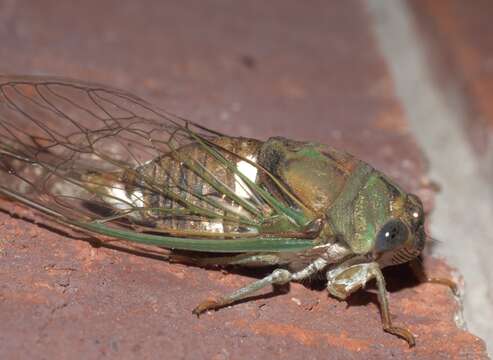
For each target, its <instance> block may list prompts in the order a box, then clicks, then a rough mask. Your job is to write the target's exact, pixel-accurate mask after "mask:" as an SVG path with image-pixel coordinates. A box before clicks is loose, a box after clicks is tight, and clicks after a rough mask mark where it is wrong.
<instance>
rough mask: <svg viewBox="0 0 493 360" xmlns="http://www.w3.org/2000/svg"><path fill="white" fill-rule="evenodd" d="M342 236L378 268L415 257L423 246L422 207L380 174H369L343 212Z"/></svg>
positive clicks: (353, 248) (351, 246)
mask: <svg viewBox="0 0 493 360" xmlns="http://www.w3.org/2000/svg"><path fill="white" fill-rule="evenodd" d="M346 211H347V212H346V215H347V216H346V219H349V220H347V221H348V222H347V223H346V224H345V226H342V227H340V228H341V229H342V230H343V233H342V236H343V238H344V240H345V241H346V242H347V244H348V245H349V247H350V248H351V250H352V251H353V252H354V253H356V254H361V255H364V254H366V255H368V256H369V257H371V258H372V259H373V260H375V261H378V263H380V265H381V266H382V267H385V266H389V265H395V264H400V263H404V262H407V261H409V260H411V259H413V258H415V257H416V256H418V255H419V254H420V253H421V251H422V249H423V247H424V243H425V232H424V212H423V205H422V203H421V201H420V200H419V198H418V197H417V196H416V195H413V194H408V193H406V192H404V191H402V190H401V189H399V187H398V186H397V185H395V184H394V183H393V182H392V181H391V180H389V179H388V178H387V177H385V176H384V175H383V174H381V173H378V172H373V173H372V174H371V175H370V176H369V177H367V178H366V179H365V181H364V183H363V186H362V187H361V188H359V189H358V191H357V194H355V195H354V198H353V200H352V201H351V206H350V207H348V208H347V210H346Z"/></svg>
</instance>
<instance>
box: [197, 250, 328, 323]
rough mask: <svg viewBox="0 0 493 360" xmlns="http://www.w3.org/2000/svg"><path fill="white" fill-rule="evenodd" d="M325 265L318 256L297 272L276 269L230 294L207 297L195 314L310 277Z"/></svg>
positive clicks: (324, 261)
mask: <svg viewBox="0 0 493 360" xmlns="http://www.w3.org/2000/svg"><path fill="white" fill-rule="evenodd" d="M326 266H327V261H326V260H324V259H322V258H318V259H316V260H315V261H313V262H312V263H311V264H310V265H308V266H307V267H306V268H304V269H303V270H301V271H298V272H294V273H292V272H290V271H289V270H286V269H276V270H274V271H273V272H272V273H271V274H270V275H268V276H266V277H264V278H263V279H260V280H257V281H254V282H253V283H251V284H249V285H247V286H245V287H242V288H241V289H238V290H236V291H235V292H233V293H232V294H229V295H227V296H224V297H219V298H215V299H208V300H205V301H203V302H202V303H200V304H199V305H198V306H197V307H196V308H195V309H194V310H193V313H194V314H195V315H200V314H201V313H203V312H205V311H207V310H215V309H219V308H221V307H224V306H227V305H229V304H232V303H234V302H237V301H239V300H241V299H244V298H246V297H248V296H250V295H252V294H253V293H255V292H257V291H258V290H260V289H262V288H264V287H266V286H269V285H284V284H287V283H289V282H291V281H300V280H303V279H306V278H308V277H310V276H311V275H313V274H315V273H317V272H319V271H321V270H323V269H324V268H325V267H326Z"/></svg>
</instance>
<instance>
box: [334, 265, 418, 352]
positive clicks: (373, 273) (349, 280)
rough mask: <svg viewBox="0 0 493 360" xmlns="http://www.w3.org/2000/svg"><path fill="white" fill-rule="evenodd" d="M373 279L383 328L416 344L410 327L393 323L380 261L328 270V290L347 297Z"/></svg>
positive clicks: (410, 344)
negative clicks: (376, 289) (375, 284)
mask: <svg viewBox="0 0 493 360" xmlns="http://www.w3.org/2000/svg"><path fill="white" fill-rule="evenodd" d="M371 279H375V280H376V282H377V288H378V301H379V303H380V309H381V313H382V325H383V329H384V330H385V331H386V332H388V333H391V334H393V335H396V336H398V337H400V338H402V339H404V340H406V341H407V343H408V344H409V346H410V347H412V346H414V345H415V343H416V342H415V340H414V335H413V334H412V333H411V332H410V331H409V330H408V329H406V328H402V327H398V326H394V325H392V320H391V318H390V310H389V301H388V293H387V290H386V288H385V279H384V277H383V274H382V271H381V270H380V266H379V265H378V263H375V262H372V263H364V264H357V265H351V266H348V267H344V266H342V267H341V266H339V267H336V268H334V269H331V270H329V271H328V272H327V290H328V291H329V292H330V293H331V294H332V295H333V296H335V297H337V298H339V299H346V298H347V297H348V296H349V295H350V294H352V293H354V292H355V291H356V290H358V289H360V288H362V287H364V286H365V285H366V283H367V282H368V281H369V280H371Z"/></svg>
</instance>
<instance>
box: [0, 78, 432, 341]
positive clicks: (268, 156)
mask: <svg viewBox="0 0 493 360" xmlns="http://www.w3.org/2000/svg"><path fill="white" fill-rule="evenodd" d="M0 177H1V179H2V182H1V185H0V194H2V195H3V196H5V197H8V198H10V199H13V200H15V201H18V202H20V203H22V204H24V205H26V206H29V207H31V208H34V209H36V210H38V211H40V212H42V213H43V214H45V215H47V216H48V217H49V218H51V220H55V221H56V222H58V223H62V224H65V225H67V226H69V227H72V228H76V229H79V230H82V231H87V232H90V233H93V234H96V235H99V236H106V237H112V238H118V239H123V240H128V241H130V242H137V243H142V244H147V245H155V246H158V247H161V248H165V249H169V252H170V258H171V259H175V260H180V261H183V262H186V263H188V264H193V265H197V266H210V265H218V266H230V265H237V266H245V267H262V266H266V267H267V266H268V267H272V266H274V267H276V268H277V269H276V270H275V271H273V272H272V273H271V274H270V275H268V276H266V277H264V278H262V279H260V280H258V281H255V282H253V283H251V284H250V285H248V286H246V287H244V288H241V289H239V290H237V291H235V292H234V293H232V294H229V295H226V296H224V297H221V298H216V299H213V300H207V301H204V302H202V303H201V304H199V305H198V306H197V307H196V308H195V309H194V310H193V312H194V313H195V314H200V313H202V312H204V311H206V310H210V309H217V308H220V307H223V306H225V305H228V304H231V303H234V302H236V301H238V300H240V299H242V298H245V297H247V296H249V295H251V294H252V293H254V292H256V291H257V290H259V289H261V288H263V287H266V286H268V285H280V284H286V283H289V282H291V281H301V280H303V279H306V278H309V277H311V276H313V275H315V274H317V273H324V274H325V275H326V279H327V289H328V291H329V293H330V294H331V295H333V296H335V297H337V298H339V299H345V298H347V297H348V296H349V295H350V294H351V293H353V292H355V291H357V290H358V289H360V288H363V287H364V286H365V284H366V283H367V282H368V281H369V280H371V279H375V280H376V284H377V288H378V298H379V302H380V306H381V313H382V322H383V328H384V330H385V331H387V332H389V333H392V334H394V335H397V336H399V337H401V338H403V339H405V340H406V341H407V342H408V343H409V344H410V345H414V337H413V335H412V333H411V332H410V331H408V330H407V329H406V328H403V327H397V326H394V325H393V324H392V321H391V317H390V313H389V305H388V296H387V292H386V289H385V280H384V277H383V275H382V272H381V269H382V268H384V267H386V266H390V265H395V264H400V263H404V262H407V261H409V260H411V259H413V258H415V257H416V256H418V255H419V254H420V252H421V250H422V249H423V246H424V244H425V232H424V229H423V222H424V214H423V207H422V204H421V202H420V200H419V199H418V197H416V196H415V195H412V194H408V193H406V192H404V191H402V190H401V189H400V188H399V187H398V186H397V185H396V184H394V183H393V182H392V181H391V180H390V179H389V178H388V177H386V176H385V175H384V174H382V173H381V172H378V171H377V170H375V169H374V168H372V167H371V166H370V165H368V164H366V163H364V162H363V161H360V160H358V159H356V158H355V157H353V156H351V155H349V154H348V153H346V152H343V151H339V150H336V149H333V148H331V147H329V146H327V145H323V144H317V143H311V142H300V141H294V140H289V139H285V138H281V137H274V138H270V139H268V140H266V141H259V140H255V139H248V138H242V137H230V136H226V135H223V134H221V133H219V132H216V131H212V130H208V129H206V128H204V127H202V126H200V125H197V124H195V123H193V122H190V121H187V120H184V119H182V118H179V117H177V116H175V115H172V114H169V113H167V112H165V111H163V110H160V109H159V108H157V107H155V106H153V105H151V104H149V103H148V102H146V101H144V100H142V99H140V98H138V97H136V96H134V95H132V94H130V93H127V92H124V91H120V90H116V89H112V88H108V87H104V86H100V85H94V84H87V83H83V82H77V81H70V80H64V79H57V78H45V77H15V76H12V77H5V76H4V77H1V76H0Z"/></svg>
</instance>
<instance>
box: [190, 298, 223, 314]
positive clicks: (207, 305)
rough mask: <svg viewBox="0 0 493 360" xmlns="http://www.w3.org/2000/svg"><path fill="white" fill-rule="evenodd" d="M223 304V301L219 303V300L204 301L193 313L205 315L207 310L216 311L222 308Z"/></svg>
mask: <svg viewBox="0 0 493 360" xmlns="http://www.w3.org/2000/svg"><path fill="white" fill-rule="evenodd" d="M221 305H222V303H221V301H218V300H217V299H207V300H205V301H202V302H201V303H200V304H199V305H198V306H196V307H195V309H193V311H192V313H193V314H194V315H197V316H199V315H200V314H203V313H204V312H206V311H207V310H215V309H217V308H219V307H221Z"/></svg>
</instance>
